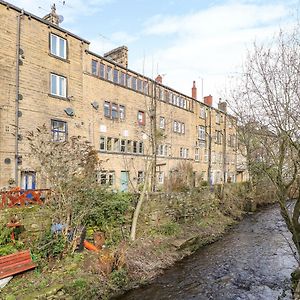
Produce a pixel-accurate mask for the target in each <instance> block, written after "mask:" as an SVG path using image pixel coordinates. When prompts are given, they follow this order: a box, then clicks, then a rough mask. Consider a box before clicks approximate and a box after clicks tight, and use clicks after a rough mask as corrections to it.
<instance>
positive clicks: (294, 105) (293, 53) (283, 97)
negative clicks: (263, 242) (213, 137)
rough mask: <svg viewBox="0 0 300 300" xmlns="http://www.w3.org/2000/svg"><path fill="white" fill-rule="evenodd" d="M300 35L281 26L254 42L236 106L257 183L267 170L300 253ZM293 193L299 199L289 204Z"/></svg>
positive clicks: (233, 104) (236, 94)
mask: <svg viewBox="0 0 300 300" xmlns="http://www.w3.org/2000/svg"><path fill="white" fill-rule="evenodd" d="M299 53H300V36H299V31H298V30H295V31H293V32H289V33H285V32H282V31H281V32H280V33H279V34H278V35H277V36H276V37H275V38H274V39H272V41H271V42H269V43H265V44H263V45H258V44H257V43H255V44H254V47H253V50H252V51H250V52H249V54H248V58H247V60H246V63H245V66H244V72H243V76H242V78H240V82H239V85H238V87H237V88H235V89H234V90H233V91H232V99H233V100H232V101H230V104H231V107H232V109H233V111H234V112H235V114H236V116H237V117H238V125H239V138H240V141H241V143H242V144H243V147H245V149H246V151H245V152H246V159H247V164H248V170H249V173H250V176H251V178H252V181H253V184H255V183H256V182H258V181H259V180H261V179H262V177H261V175H262V174H263V175H265V176H266V177H267V178H268V179H269V181H270V182H271V184H272V185H273V187H274V188H275V190H276V197H277V200H278V203H279V205H280V211H281V214H282V216H283V218H284V221H285V223H286V225H287V227H288V229H289V231H290V232H291V233H292V239H293V242H294V244H295V247H296V249H297V252H298V256H299V255H300V223H299V215H300V193H299V186H300V176H299V175H300V173H299V167H300V140H299V138H300V121H299V116H300V55H299ZM292 194H293V195H294V197H295V198H296V203H295V205H294V207H293V209H292V210H289V209H288V203H287V200H288V199H290V198H291V196H292Z"/></svg>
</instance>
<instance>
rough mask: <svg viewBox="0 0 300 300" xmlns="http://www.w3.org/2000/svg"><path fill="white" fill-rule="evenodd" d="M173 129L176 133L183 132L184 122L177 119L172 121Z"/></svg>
mask: <svg viewBox="0 0 300 300" xmlns="http://www.w3.org/2000/svg"><path fill="white" fill-rule="evenodd" d="M173 131H174V132H177V133H181V134H185V124H184V123H181V122H178V121H174V122H173Z"/></svg>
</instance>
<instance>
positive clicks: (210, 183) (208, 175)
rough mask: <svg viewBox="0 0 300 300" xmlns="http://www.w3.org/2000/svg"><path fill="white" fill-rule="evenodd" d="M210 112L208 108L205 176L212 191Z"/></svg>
mask: <svg viewBox="0 0 300 300" xmlns="http://www.w3.org/2000/svg"><path fill="white" fill-rule="evenodd" d="M211 114H212V109H211V108H209V131H208V168H207V177H208V184H209V190H210V191H212V178H211V154H212V153H211V151H212V149H211V148H212V147H211V146H212V145H211V143H212V136H211V134H212V130H211Z"/></svg>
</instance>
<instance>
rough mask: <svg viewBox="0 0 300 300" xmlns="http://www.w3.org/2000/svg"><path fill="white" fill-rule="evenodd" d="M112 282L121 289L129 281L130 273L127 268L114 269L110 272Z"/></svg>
mask: <svg viewBox="0 0 300 300" xmlns="http://www.w3.org/2000/svg"><path fill="white" fill-rule="evenodd" d="M109 279H110V282H111V284H112V285H113V286H114V287H115V288H116V289H120V288H122V287H124V286H125V285H126V284H127V283H128V274H127V270H126V269H124V268H121V269H119V270H114V271H112V272H111V274H110V277H109Z"/></svg>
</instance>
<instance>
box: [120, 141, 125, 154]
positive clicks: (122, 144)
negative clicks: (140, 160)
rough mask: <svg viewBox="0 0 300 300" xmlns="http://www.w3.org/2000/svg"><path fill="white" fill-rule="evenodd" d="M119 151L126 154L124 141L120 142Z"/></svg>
mask: <svg viewBox="0 0 300 300" xmlns="http://www.w3.org/2000/svg"><path fill="white" fill-rule="evenodd" d="M120 151H121V152H126V140H121V146H120Z"/></svg>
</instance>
